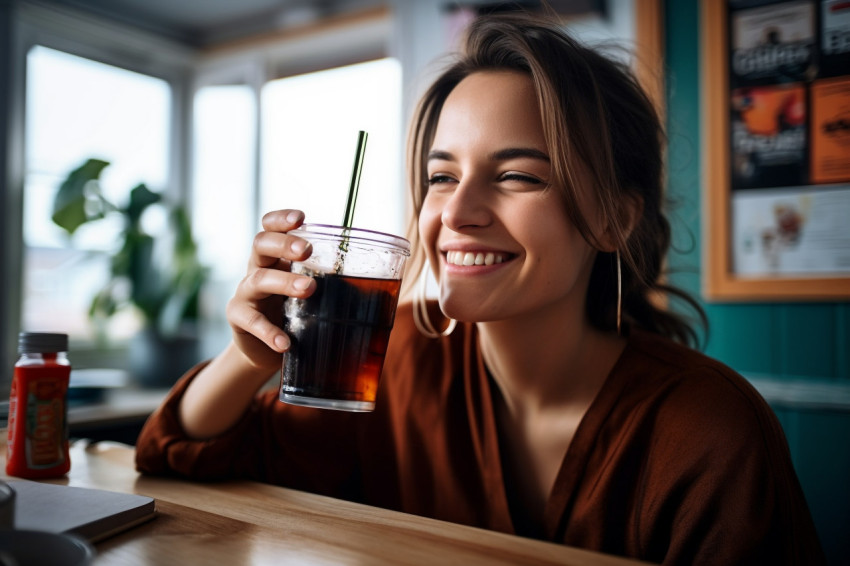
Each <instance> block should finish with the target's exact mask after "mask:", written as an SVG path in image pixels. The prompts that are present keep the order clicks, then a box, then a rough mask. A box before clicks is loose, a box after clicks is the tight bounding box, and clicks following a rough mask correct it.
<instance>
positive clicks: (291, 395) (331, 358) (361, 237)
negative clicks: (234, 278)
mask: <svg viewBox="0 0 850 566" xmlns="http://www.w3.org/2000/svg"><path fill="white" fill-rule="evenodd" d="M289 233H290V234H292V235H294V236H298V237H300V238H304V239H305V240H307V241H309V242H310V243H311V244H312V245H313V253H312V255H311V256H310V257H309V258H308V259H307V260H306V261H303V262H293V264H292V271H293V273H300V274H305V275H310V276H312V277H313V278H314V279H315V280H316V291H315V292H314V293H313V294H312V295H311V296H310V297H308V298H306V299H297V298H294V297H290V298H288V299H287V300H286V301H285V302H284V306H283V318H284V330H285V331H286V332H287V334H289V337H290V340H291V346H290V349H289V350H288V351H287V352H286V353H285V354H284V357H283V367H282V370H281V385H280V400H281V401H284V402H286V403H290V404H294V405H306V406H310V407H323V408H327V409H339V410H344V411H371V410H373V409H374V408H375V398H376V395H377V391H378V382H379V380H380V377H381V369H382V368H383V365H384V356H385V354H386V351H387V343H388V342H389V338H390V331H391V330H392V326H393V321H394V319H395V312H396V307H397V305H398V296H399V290H400V288H401V279H402V275H403V274H404V265H405V262H406V261H407V258H408V257H409V256H410V243H409V242H408V241H407V240H405V239H404V238H400V237H398V236H392V235H390V234H383V233H380V232H372V231H369V230H360V229H357V228H344V227H341V226H327V225H322V224H304V225H303V226H301V227H300V228H298V229H297V230H293V231H291V232H289Z"/></svg>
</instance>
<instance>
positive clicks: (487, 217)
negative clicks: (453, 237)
mask: <svg viewBox="0 0 850 566" xmlns="http://www.w3.org/2000/svg"><path fill="white" fill-rule="evenodd" d="M441 219H442V222H443V226H445V227H447V228H449V229H451V230H454V231H460V230H462V229H464V228H473V227H481V226H487V225H488V224H490V222H492V211H491V209H490V203H489V202H488V198H487V191H486V190H485V186H484V185H483V184H482V183H480V182H475V181H474V180H472V179H469V180H463V181H461V182H460V183H459V184H458V185H457V187H456V188H455V190H454V192H452V194H451V196H450V197H449V198H448V200H447V201H446V202H445V205H444V206H443V213H442V216H441Z"/></svg>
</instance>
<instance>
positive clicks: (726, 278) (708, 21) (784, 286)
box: [700, 0, 850, 301]
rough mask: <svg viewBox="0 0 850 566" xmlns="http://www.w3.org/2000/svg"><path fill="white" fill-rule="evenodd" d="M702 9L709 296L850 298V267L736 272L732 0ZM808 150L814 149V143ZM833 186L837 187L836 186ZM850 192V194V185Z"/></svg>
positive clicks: (708, 0)
mask: <svg viewBox="0 0 850 566" xmlns="http://www.w3.org/2000/svg"><path fill="white" fill-rule="evenodd" d="M700 9H701V14H700V16H701V27H702V29H701V51H702V54H701V63H702V69H701V95H702V100H703V102H702V105H703V112H702V124H701V127H702V131H703V150H702V152H703V155H702V170H703V173H702V206H703V244H702V245H703V291H704V295H705V297H706V298H707V299H708V300H713V301H774V300H776V301H792V300H794V301H798V300H799V301H810V300H846V299H848V298H850V269H848V274H846V275H845V274H843V273H836V275H835V276H833V275H831V274H830V275H828V276H824V275H818V274H816V273H812V274H811V275H810V274H805V275H790V274H789V275H782V274H776V275H774V274H770V275H767V276H752V275H748V276H746V277H742V276H739V275H738V274H736V273H735V272H734V271H733V257H732V255H733V242H732V230H733V228H734V226H733V221H732V218H730V217H731V215H732V192H733V188H732V181H731V177H732V174H731V171H732V170H731V164H732V161H731V138H730V134H731V124H730V122H731V118H730V116H731V114H730V98H731V96H730V69H729V60H730V57H729V45H730V42H729V37H730V27H731V26H730V24H729V13H728V1H727V0H701V6H700ZM815 41H817V37H816V38H815ZM839 78H841V79H843V77H839ZM807 119H808V116H807ZM806 151H809V148H808V146H807V147H806ZM843 185H844V182H843V181H842V182H841V183H839V184H838V188H839V190H842V191H843V188H842V187H843ZM827 187H828V188H835V185H834V184H833V185H827ZM809 188H816V187H814V186H812V187H809ZM847 190H848V191H849V192H850V184H848V187H847ZM848 222H850V219H848ZM845 226H846V225H845ZM845 229H846V228H845Z"/></svg>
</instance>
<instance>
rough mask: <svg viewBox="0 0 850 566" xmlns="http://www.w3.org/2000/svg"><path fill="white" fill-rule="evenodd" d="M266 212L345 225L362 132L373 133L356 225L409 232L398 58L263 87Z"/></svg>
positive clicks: (279, 81) (262, 195)
mask: <svg viewBox="0 0 850 566" xmlns="http://www.w3.org/2000/svg"><path fill="white" fill-rule="evenodd" d="M262 109H263V115H262V125H263V126H262V156H261V170H262V185H261V199H260V202H261V209H262V211H263V212H265V211H269V210H274V209H278V208H284V207H285V208H300V209H302V210H304V211H305V213H306V215H307V219H308V221H309V222H318V223H323V224H339V223H341V222H342V220H343V215H344V213H345V203H346V198H347V194H348V187H349V183H350V179H351V171H352V165H353V163H354V154H355V148H356V143H357V132H358V131H359V130H365V131H366V132H368V133H369V137H368V141H367V145H366V155H365V158H364V163H363V174H362V177H361V181H360V190H359V193H358V199H357V208H356V209H355V216H354V224H355V226H357V227H360V228H366V229H370V230H379V231H383V232H390V233H393V234H403V233H404V229H405V226H404V225H403V214H404V202H405V189H404V184H403V179H402V173H401V162H402V157H403V147H404V144H403V142H402V126H401V69H400V66H399V63H398V61H397V60H396V59H392V58H386V59H380V60H377V61H370V62H366V63H360V64H357V65H349V66H346V67H340V68H336V69H329V70H326V71H320V72H316V73H309V74H305V75H300V76H296V77H290V78H283V79H278V80H275V81H272V82H269V83H268V84H266V85H265V87H264V88H263V92H262Z"/></svg>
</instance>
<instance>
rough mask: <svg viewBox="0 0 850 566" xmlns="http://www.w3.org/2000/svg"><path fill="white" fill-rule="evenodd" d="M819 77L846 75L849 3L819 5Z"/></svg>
mask: <svg viewBox="0 0 850 566" xmlns="http://www.w3.org/2000/svg"><path fill="white" fill-rule="evenodd" d="M821 22H822V26H823V31H822V33H821V42H820V52H821V58H820V59H821V62H820V70H819V73H818V74H819V75H820V76H821V77H837V76H841V75H847V74H848V69H850V2H848V1H847V0H827V1H824V2H822V3H821Z"/></svg>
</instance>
